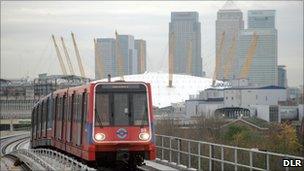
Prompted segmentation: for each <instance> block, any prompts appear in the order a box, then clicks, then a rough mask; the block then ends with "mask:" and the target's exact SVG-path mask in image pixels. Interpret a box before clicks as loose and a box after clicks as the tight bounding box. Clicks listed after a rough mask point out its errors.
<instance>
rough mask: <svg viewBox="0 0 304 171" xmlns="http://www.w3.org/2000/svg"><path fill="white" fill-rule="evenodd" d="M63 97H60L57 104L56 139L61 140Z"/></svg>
mask: <svg viewBox="0 0 304 171" xmlns="http://www.w3.org/2000/svg"><path fill="white" fill-rule="evenodd" d="M61 103H62V97H58V104H57V113H56V114H57V117H56V139H57V140H59V139H60V137H61V135H60V134H61V129H60V125H61V121H60V118H61V106H62V104H61Z"/></svg>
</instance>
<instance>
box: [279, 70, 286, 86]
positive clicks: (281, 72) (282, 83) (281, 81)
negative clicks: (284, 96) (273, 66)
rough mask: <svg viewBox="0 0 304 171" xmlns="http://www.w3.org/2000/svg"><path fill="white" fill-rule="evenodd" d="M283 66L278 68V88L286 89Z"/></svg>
mask: <svg viewBox="0 0 304 171" xmlns="http://www.w3.org/2000/svg"><path fill="white" fill-rule="evenodd" d="M285 67H286V66H285V65H279V66H278V86H279V87H285V88H286V87H287V74H286V69H285Z"/></svg>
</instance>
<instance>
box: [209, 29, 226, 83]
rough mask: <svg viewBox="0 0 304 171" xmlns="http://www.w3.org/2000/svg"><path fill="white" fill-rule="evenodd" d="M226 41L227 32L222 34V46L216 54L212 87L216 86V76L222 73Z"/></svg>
mask: <svg viewBox="0 0 304 171" xmlns="http://www.w3.org/2000/svg"><path fill="white" fill-rule="evenodd" d="M224 39H225V32H224V31H223V32H222V35H221V39H220V40H221V41H220V46H219V48H218V49H217V53H216V57H215V69H214V73H213V78H212V86H215V80H216V75H217V74H218V73H219V71H220V67H221V59H222V55H221V54H222V50H223V45H224Z"/></svg>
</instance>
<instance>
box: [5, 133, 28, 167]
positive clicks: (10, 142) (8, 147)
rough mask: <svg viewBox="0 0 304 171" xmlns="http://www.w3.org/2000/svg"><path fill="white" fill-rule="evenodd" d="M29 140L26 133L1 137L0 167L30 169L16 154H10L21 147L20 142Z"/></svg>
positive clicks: (23, 142)
mask: <svg viewBox="0 0 304 171" xmlns="http://www.w3.org/2000/svg"><path fill="white" fill-rule="evenodd" d="M28 141H29V135H28V133H24V134H17V135H11V136H6V137H3V138H1V150H0V152H1V160H2V161H1V169H3V170H11V169H13V170H31V169H30V168H29V167H28V165H27V164H26V163H24V162H22V161H21V160H20V159H19V158H18V157H17V156H15V155H12V154H10V153H11V152H12V151H15V150H18V149H19V148H21V145H22V144H25V143H27V142H28Z"/></svg>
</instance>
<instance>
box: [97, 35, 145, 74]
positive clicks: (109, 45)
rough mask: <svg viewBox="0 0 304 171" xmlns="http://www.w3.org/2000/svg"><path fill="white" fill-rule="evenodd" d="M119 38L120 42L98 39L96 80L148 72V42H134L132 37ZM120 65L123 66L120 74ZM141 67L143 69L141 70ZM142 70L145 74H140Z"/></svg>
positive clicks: (123, 36)
mask: <svg viewBox="0 0 304 171" xmlns="http://www.w3.org/2000/svg"><path fill="white" fill-rule="evenodd" d="M117 38H118V40H116V39H113V38H98V39H96V49H95V50H96V53H95V78H96V79H101V78H106V77H107V75H108V74H110V75H111V76H112V77H114V76H118V74H123V75H131V74H139V73H143V72H144V71H145V70H146V41H145V40H136V41H134V37H133V36H132V35H118V37H117ZM137 50H139V54H138V53H137ZM142 56H143V57H142ZM142 59H143V61H142ZM119 60H120V61H119ZM118 63H120V64H121V67H122V72H119V71H120V70H119V69H118V66H119V65H118ZM140 64H142V66H140ZM139 66H140V67H142V68H139ZM100 68H101V69H100ZM140 69H142V70H143V72H140V71H141V70H140ZM100 72H101V74H102V75H101V76H100V74H99V73H100Z"/></svg>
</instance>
